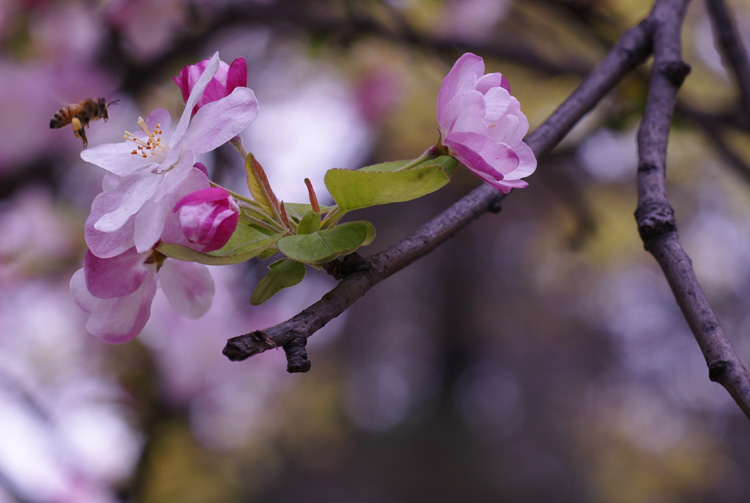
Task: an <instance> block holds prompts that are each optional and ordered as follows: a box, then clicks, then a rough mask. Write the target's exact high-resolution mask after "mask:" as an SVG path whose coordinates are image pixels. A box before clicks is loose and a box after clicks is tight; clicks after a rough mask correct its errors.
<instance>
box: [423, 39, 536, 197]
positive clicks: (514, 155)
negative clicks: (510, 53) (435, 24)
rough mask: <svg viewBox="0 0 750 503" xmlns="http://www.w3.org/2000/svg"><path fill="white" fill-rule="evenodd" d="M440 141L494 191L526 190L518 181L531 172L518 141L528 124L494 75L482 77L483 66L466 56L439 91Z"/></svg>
mask: <svg viewBox="0 0 750 503" xmlns="http://www.w3.org/2000/svg"><path fill="white" fill-rule="evenodd" d="M437 119H438V124H439V125H440V139H441V143H442V144H443V146H444V147H445V148H446V149H447V150H448V153H449V154H450V155H452V156H453V157H455V158H456V159H458V160H459V161H460V162H461V164H463V165H464V166H466V167H467V168H469V169H470V170H471V171H472V172H473V173H474V174H475V175H477V176H478V177H479V178H481V179H482V180H483V181H485V182H486V183H488V184H490V185H491V186H493V187H495V188H496V189H498V190H500V191H502V192H504V193H506V194H507V193H508V192H510V190H511V189H513V188H518V189H520V188H523V187H527V186H528V185H529V184H528V183H526V182H525V181H524V180H522V178H524V177H527V176H529V175H530V174H532V173H533V172H534V170H535V169H536V158H535V157H534V153H533V152H532V151H531V149H530V148H529V146H528V145H526V144H525V143H524V142H523V137H524V136H525V135H526V132H527V131H528V130H529V121H528V120H527V119H526V116H525V115H524V114H523V113H522V112H521V105H520V103H519V102H518V100H517V99H516V98H514V97H513V96H511V94H510V85H509V84H508V80H507V79H506V78H505V77H503V76H502V75H501V74H499V73H488V74H486V75H485V74H484V60H482V58H480V57H479V56H477V55H475V54H471V53H466V54H464V55H463V56H461V57H460V58H459V59H458V61H456V64H455V65H453V68H452V69H451V71H450V72H448V75H447V76H446V77H445V79H444V80H443V84H442V85H441V86H440V94H439V95H438V103H437Z"/></svg>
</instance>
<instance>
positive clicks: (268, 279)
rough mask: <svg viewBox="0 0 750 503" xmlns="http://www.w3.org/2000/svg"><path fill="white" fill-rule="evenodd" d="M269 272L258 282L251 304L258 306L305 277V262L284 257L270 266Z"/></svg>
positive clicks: (251, 297)
mask: <svg viewBox="0 0 750 503" xmlns="http://www.w3.org/2000/svg"><path fill="white" fill-rule="evenodd" d="M268 269H269V271H268V274H266V275H265V276H264V277H263V279H261V280H260V281H259V282H258V285H257V286H256V287H255V290H253V294H252V295H251V296H250V304H252V305H254V306H258V305H260V304H263V303H264V302H265V301H267V300H268V299H270V298H271V297H273V296H274V295H276V293H277V292H279V291H280V290H281V289H282V288H287V287H290V286H294V285H296V284H297V283H299V282H300V281H302V278H304V277H305V264H303V263H301V262H297V261H294V260H290V259H288V258H283V259H281V260H278V261H276V262H274V263H273V264H271V265H269V266H268Z"/></svg>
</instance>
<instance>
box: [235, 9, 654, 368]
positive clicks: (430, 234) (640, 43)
mask: <svg viewBox="0 0 750 503" xmlns="http://www.w3.org/2000/svg"><path fill="white" fill-rule="evenodd" d="M650 26H651V23H650V22H649V20H648V19H646V20H644V21H643V22H641V23H640V24H639V25H637V26H636V27H634V28H632V29H631V30H629V31H627V32H626V33H625V34H623V36H622V37H621V38H620V40H619V41H618V42H617V44H615V46H614V47H613V48H612V50H611V51H610V52H609V54H607V56H606V57H605V58H604V60H603V61H602V62H601V63H600V64H599V65H598V66H597V67H596V68H595V69H594V70H593V71H592V72H591V74H590V75H589V76H588V77H587V78H586V79H585V80H584V81H583V82H582V83H581V85H580V86H579V87H578V88H577V89H576V90H575V91H574V92H573V94H572V95H571V96H570V97H569V98H568V99H567V100H565V101H564V102H563V103H562V104H561V105H560V107H558V109H557V110H555V112H553V113H552V115H551V116H550V117H549V118H548V119H547V120H546V121H545V122H544V123H543V124H542V125H541V126H539V127H538V128H537V129H536V131H534V132H533V133H532V134H531V135H529V136H528V138H527V139H526V142H527V143H528V144H529V146H530V147H531V148H532V150H533V151H534V153H535V154H536V156H537V157H542V156H543V155H545V154H547V153H548V152H549V151H550V150H552V148H553V147H554V146H555V145H557V144H558V143H559V142H560V140H561V139H562V138H563V137H565V135H566V134H567V133H568V132H569V131H570V130H571V129H572V128H573V126H574V125H575V124H576V122H578V120H579V119H581V117H583V116H584V115H585V114H586V113H588V112H589V111H590V110H591V109H592V108H593V107H594V106H595V105H596V104H597V103H598V102H599V100H601V98H602V97H604V96H605V95H606V94H607V93H608V92H609V91H610V90H611V89H612V88H613V87H614V86H615V85H616V84H617V83H618V82H619V81H620V79H622V78H623V76H624V75H626V74H627V73H628V72H629V71H630V70H631V69H633V68H634V67H635V66H637V65H639V64H640V63H641V62H643V61H644V60H645V59H646V58H647V57H648V56H649V55H650V50H651V44H650ZM502 199H503V196H502V195H501V194H500V193H499V192H498V191H496V190H495V189H493V188H491V187H489V186H488V185H482V186H480V187H479V188H477V189H475V190H474V191H472V192H471V193H470V194H468V195H467V196H466V197H464V198H463V199H461V200H460V201H458V202H456V203H455V204H454V205H453V206H451V207H449V208H448V209H446V210H445V211H443V212H442V213H441V214H439V215H438V216H437V217H435V218H433V219H432V220H431V221H429V222H427V223H426V224H424V225H423V226H422V227H420V228H419V229H417V230H416V231H415V232H413V233H412V234H410V235H409V236H408V237H406V238H405V239H403V240H402V241H400V242H398V243H396V244H394V245H392V246H391V247H390V248H388V249H387V250H385V251H383V252H381V253H379V254H377V255H374V256H372V257H369V258H367V259H364V260H363V261H362V262H361V263H360V264H358V265H357V267H355V268H354V272H352V273H350V274H345V275H344V278H343V279H342V280H341V281H340V282H339V284H338V285H337V286H336V287H335V288H334V289H333V290H331V291H330V292H328V293H327V294H326V295H325V296H324V297H323V298H322V299H320V300H319V301H318V302H316V303H315V304H313V305H312V306H310V307H308V308H307V309H305V310H303V311H302V312H300V313H299V314H297V315H296V316H294V317H293V318H291V319H289V320H288V321H285V322H283V323H280V324H278V325H274V326H273V327H269V328H267V329H265V330H258V331H255V332H251V333H249V334H244V335H240V336H237V337H234V338H232V339H230V340H229V341H228V342H227V345H226V347H225V348H224V354H225V355H226V356H227V357H228V358H229V359H231V360H244V359H245V358H248V357H250V356H253V355H255V354H258V353H261V352H263V351H266V350H268V349H271V348H274V347H279V346H282V347H285V346H287V345H289V344H290V343H292V342H293V341H294V344H295V346H296V347H299V344H300V341H301V340H304V339H306V338H307V337H309V336H310V335H312V334H313V333H315V332H316V331H317V330H319V329H320V328H322V327H323V326H324V325H325V324H326V323H328V322H329V321H330V320H332V319H333V318H335V317H336V316H338V315H339V314H341V313H342V312H343V311H344V310H346V309H347V308H348V307H349V306H351V305H352V304H354V302H356V301H357V300H358V299H359V298H360V297H362V296H363V295H365V293H367V291H368V290H370V288H372V287H373V286H374V285H376V284H377V283H379V282H380V281H382V280H384V279H385V278H387V277H388V276H390V275H391V274H393V273H395V272H397V271H399V270H401V269H403V268H404V267H406V266H407V265H409V264H411V263H412V262H414V261H415V260H417V259H419V258H420V257H423V256H425V255H427V254H428V253H430V252H431V251H432V250H434V249H435V248H437V247H438V246H439V245H440V244H441V243H443V242H444V241H446V240H447V239H448V238H450V237H451V236H453V235H454V234H455V233H456V232H458V231H459V230H461V229H462V228H464V227H465V226H467V225H468V224H469V223H471V222H472V221H474V220H476V219H477V218H479V217H480V216H481V215H483V214H484V213H486V212H488V211H495V212H496V211H499V208H500V206H499V205H500V201H501V200H502ZM297 356H298V354H297ZM305 358H306V357H305ZM302 363H303V364H300V359H299V358H296V359H295V363H294V365H292V362H290V363H289V370H290V371H292V370H306V369H308V368H309V362H307V361H304V362H302Z"/></svg>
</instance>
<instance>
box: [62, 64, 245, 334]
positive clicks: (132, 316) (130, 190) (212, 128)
mask: <svg viewBox="0 0 750 503" xmlns="http://www.w3.org/2000/svg"><path fill="white" fill-rule="evenodd" d="M245 68H246V67H245V63H244V60H242V61H241V63H238V62H237V61H235V62H234V63H233V64H232V67H229V66H228V65H227V64H226V63H224V62H222V61H220V60H219V55H218V53H217V54H215V55H214V56H213V57H212V58H210V59H208V60H205V61H202V62H201V63H199V64H198V65H194V66H190V67H187V68H185V69H184V70H183V71H182V72H180V78H179V79H176V81H177V84H178V86H179V87H180V89H181V91H182V93H183V96H184V97H185V109H184V111H183V113H182V116H181V117H180V119H179V121H178V122H177V124H176V125H175V126H174V127H172V118H171V116H170V115H169V112H167V111H166V110H164V109H156V110H154V111H153V112H151V114H150V115H149V116H148V118H147V119H146V120H143V119H139V121H138V124H139V126H140V131H137V132H136V133H130V132H127V133H126V134H125V140H126V141H124V142H122V143H117V144H108V145H101V146H98V147H94V148H91V149H88V150H85V151H83V153H82V154H81V158H82V159H83V160H85V161H88V162H90V163H93V164H95V165H97V166H99V167H101V168H103V169H105V170H106V171H107V172H108V173H107V175H106V176H105V178H104V181H103V184H102V185H103V191H102V192H101V193H100V194H99V195H98V196H97V197H96V198H95V199H94V202H93V204H92V207H91V214H90V215H89V217H88V219H87V221H86V226H85V236H86V243H87V245H88V247H89V251H88V253H87V254H86V257H85V259H84V262H83V268H82V269H81V270H79V271H78V272H76V274H75V275H74V276H73V278H72V280H71V290H72V292H73V298H74V300H75V301H76V303H77V304H78V305H79V306H80V307H81V308H82V309H83V310H84V311H85V312H87V313H88V314H89V315H90V316H89V319H88V322H87V324H86V328H87V329H88V330H89V331H90V332H91V333H93V334H95V335H97V336H99V337H101V338H102V339H103V340H105V341H107V342H113V343H120V342H126V341H129V340H131V339H133V338H134V337H136V336H137V335H138V334H139V333H140V331H141V330H142V329H143V327H144V325H145V323H146V321H147V320H148V318H149V314H150V309H151V302H152V300H153V298H154V295H155V293H156V289H157V286H159V287H161V289H162V291H163V292H164V294H165V295H166V297H167V299H168V300H169V303H170V305H171V306H172V307H173V308H174V309H175V310H176V311H178V312H180V313H182V314H184V315H186V316H189V317H193V318H196V317H200V316H202V315H203V314H204V313H205V312H206V310H207V309H208V308H209V306H210V304H211V300H212V299H213V294H214V287H213V281H212V279H211V276H210V274H209V272H208V269H207V268H206V266H205V265H202V264H198V263H193V262H182V261H179V260H175V259H171V258H167V257H165V256H164V255H162V254H160V253H159V252H158V251H156V249H155V248H156V246H158V244H159V243H161V242H166V243H176V244H181V245H183V246H187V247H189V248H192V249H195V250H197V251H201V252H205V251H210V250H216V249H218V248H221V247H222V246H223V245H224V244H225V243H226V242H227V241H228V240H229V237H230V236H231V235H232V232H233V231H234V228H235V227H236V226H237V220H238V214H239V208H238V206H237V204H236V202H234V200H233V199H232V197H231V196H230V195H229V193H228V192H227V191H226V190H224V189H221V188H218V187H214V188H212V187H211V185H210V182H209V179H208V176H207V173H206V169H205V167H203V165H202V164H200V163H198V162H196V158H197V156H198V155H200V154H203V153H206V152H210V151H212V150H214V149H216V148H217V147H219V146H221V145H223V144H225V143H226V142H228V141H229V140H231V139H232V138H234V137H235V136H237V135H238V134H239V133H240V132H242V131H243V130H244V129H245V128H247V127H248V126H249V125H250V124H251V123H252V122H253V121H254V120H255V117H256V116H257V113H258V102H257V100H256V98H255V94H254V93H253V91H252V90H251V89H248V88H247V87H245V85H244V84H246V82H247V76H246V75H245V77H244V79H243V78H241V77H239V76H238V75H237V72H238V71H240V70H242V71H245V73H246V70H245ZM238 69H239V70H238ZM228 76H231V78H230V80H231V82H232V83H231V85H228V84H227V78H228ZM241 84H242V85H241Z"/></svg>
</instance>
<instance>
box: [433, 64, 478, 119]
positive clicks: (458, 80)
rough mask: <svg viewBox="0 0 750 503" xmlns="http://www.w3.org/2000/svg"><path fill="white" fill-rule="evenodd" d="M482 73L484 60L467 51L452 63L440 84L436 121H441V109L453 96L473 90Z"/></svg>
mask: <svg viewBox="0 0 750 503" xmlns="http://www.w3.org/2000/svg"><path fill="white" fill-rule="evenodd" d="M482 74H484V60H483V59H482V58H480V57H479V56H477V55H476V54H472V53H470V52H467V53H466V54H464V55H463V56H461V57H460V58H458V60H457V61H456V63H455V64H454V65H453V68H451V71H450V72H448V75H446V77H445V79H443V83H442V85H441V86H440V92H439V93H438V102H437V117H438V122H439V123H441V124H442V123H443V117H442V116H443V111H444V110H445V107H446V106H447V105H448V102H450V101H451V100H452V99H453V98H454V97H455V96H457V95H458V94H461V93H464V92H466V91H473V90H474V89H475V83H476V81H477V78H478V77H479V76H481V75H482Z"/></svg>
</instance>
